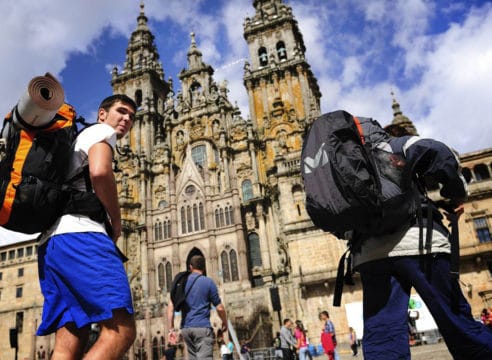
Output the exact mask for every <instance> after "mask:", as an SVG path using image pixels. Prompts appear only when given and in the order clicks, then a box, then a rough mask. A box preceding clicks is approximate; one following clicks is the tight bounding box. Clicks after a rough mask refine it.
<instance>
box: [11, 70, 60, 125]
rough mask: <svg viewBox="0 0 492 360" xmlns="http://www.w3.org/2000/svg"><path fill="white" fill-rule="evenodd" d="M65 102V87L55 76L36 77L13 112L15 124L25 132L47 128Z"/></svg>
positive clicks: (48, 74)
mask: <svg viewBox="0 0 492 360" xmlns="http://www.w3.org/2000/svg"><path fill="white" fill-rule="evenodd" d="M64 100H65V92H64V91H63V87H62V86H61V84H60V83H59V82H58V80H56V78H55V77H54V76H53V75H51V74H50V73H46V74H45V75H44V76H36V77H35V78H33V79H32V80H31V81H30V82H29V85H28V87H27V91H26V92H25V94H24V95H23V96H22V97H21V98H20V100H19V102H18V103H17V105H16V106H15V108H14V110H13V120H14V124H15V125H16V126H18V127H20V128H21V129H24V130H36V129H42V128H43V127H47V126H49V124H50V122H51V120H53V118H54V116H55V115H56V112H57V110H58V109H59V108H60V106H62V105H63V103H64Z"/></svg>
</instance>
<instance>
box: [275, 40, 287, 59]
mask: <svg viewBox="0 0 492 360" xmlns="http://www.w3.org/2000/svg"><path fill="white" fill-rule="evenodd" d="M277 56H278V59H279V60H280V61H282V60H287V50H286V49H285V44H284V42H283V41H279V42H278V43H277Z"/></svg>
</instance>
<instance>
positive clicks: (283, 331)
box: [280, 327, 297, 347]
mask: <svg viewBox="0 0 492 360" xmlns="http://www.w3.org/2000/svg"><path fill="white" fill-rule="evenodd" d="M280 338H281V339H284V341H285V342H286V343H287V345H292V346H295V347H297V341H296V338H295V337H294V336H293V335H292V333H291V332H290V331H289V329H287V328H285V327H282V328H280Z"/></svg>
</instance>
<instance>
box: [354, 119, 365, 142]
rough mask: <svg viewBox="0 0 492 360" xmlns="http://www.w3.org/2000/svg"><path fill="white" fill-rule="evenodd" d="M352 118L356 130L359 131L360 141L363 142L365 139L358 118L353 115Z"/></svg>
mask: <svg viewBox="0 0 492 360" xmlns="http://www.w3.org/2000/svg"><path fill="white" fill-rule="evenodd" d="M353 118H354V122H355V126H357V131H359V136H360V141H362V144H365V143H366V141H365V140H364V131H363V130H362V125H361V124H360V121H359V119H357V118H356V117H355V116H354V117H353Z"/></svg>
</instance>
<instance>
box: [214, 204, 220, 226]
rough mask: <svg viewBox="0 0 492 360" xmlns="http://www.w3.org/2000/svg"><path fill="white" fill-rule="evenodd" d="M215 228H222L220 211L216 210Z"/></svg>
mask: <svg viewBox="0 0 492 360" xmlns="http://www.w3.org/2000/svg"><path fill="white" fill-rule="evenodd" d="M215 227H216V228H218V227H220V218H219V209H215Z"/></svg>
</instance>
